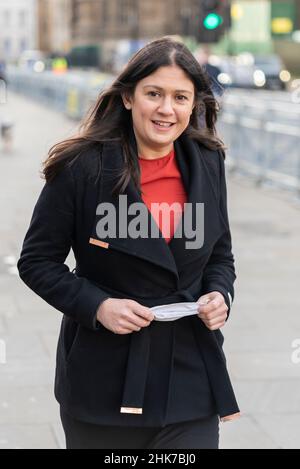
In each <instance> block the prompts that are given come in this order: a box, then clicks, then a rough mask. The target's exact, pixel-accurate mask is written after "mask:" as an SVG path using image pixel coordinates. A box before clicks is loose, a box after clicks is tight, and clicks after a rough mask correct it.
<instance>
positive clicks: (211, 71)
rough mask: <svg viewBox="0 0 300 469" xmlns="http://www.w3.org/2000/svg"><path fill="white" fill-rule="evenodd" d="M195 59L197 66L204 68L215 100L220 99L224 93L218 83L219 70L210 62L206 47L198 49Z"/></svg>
mask: <svg viewBox="0 0 300 469" xmlns="http://www.w3.org/2000/svg"><path fill="white" fill-rule="evenodd" d="M195 57H196V59H197V60H198V62H199V64H200V65H201V66H202V67H203V68H204V70H205V71H206V73H207V75H208V77H209V79H210V85H211V88H212V91H213V93H214V96H215V98H217V99H218V98H220V97H221V96H222V95H223V93H224V88H223V86H222V85H221V83H220V82H219V78H218V77H219V75H220V74H221V69H220V68H219V67H217V65H213V64H212V63H211V62H210V58H211V52H210V48H209V47H208V46H203V47H202V48H200V49H198V50H197V51H196V53H195Z"/></svg>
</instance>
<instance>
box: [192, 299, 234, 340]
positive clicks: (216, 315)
mask: <svg viewBox="0 0 300 469" xmlns="http://www.w3.org/2000/svg"><path fill="white" fill-rule="evenodd" d="M197 303H198V304H199V308H198V311H199V314H198V316H199V318H200V319H202V321H203V322H204V324H205V325H206V327H207V328H208V329H210V330H211V331H215V330H216V329H220V327H223V326H224V324H225V322H226V319H227V311H228V307H227V305H226V303H225V300H224V296H223V295H222V293H220V292H218V291H213V292H210V293H207V294H206V295H203V296H200V298H199V299H198V301H197Z"/></svg>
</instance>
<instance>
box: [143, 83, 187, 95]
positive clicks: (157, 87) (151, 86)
mask: <svg viewBox="0 0 300 469" xmlns="http://www.w3.org/2000/svg"><path fill="white" fill-rule="evenodd" d="M143 88H156V89H157V90H160V91H163V88H161V87H160V86H157V85H145V86H143ZM175 93H188V94H193V93H192V91H188V90H175Z"/></svg>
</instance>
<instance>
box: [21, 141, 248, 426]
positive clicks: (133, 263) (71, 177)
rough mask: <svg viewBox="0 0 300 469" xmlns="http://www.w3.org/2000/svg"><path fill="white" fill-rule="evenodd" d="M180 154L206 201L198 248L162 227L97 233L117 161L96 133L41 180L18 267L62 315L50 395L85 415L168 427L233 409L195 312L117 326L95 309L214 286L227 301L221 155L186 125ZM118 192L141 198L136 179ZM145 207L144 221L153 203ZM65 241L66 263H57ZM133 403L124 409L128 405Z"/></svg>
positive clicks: (230, 279)
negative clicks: (126, 329) (131, 233)
mask: <svg viewBox="0 0 300 469" xmlns="http://www.w3.org/2000/svg"><path fill="white" fill-rule="evenodd" d="M134 144H135V145H136V143H135V142H134ZM175 153H176V159H177V163H178V165H179V169H180V171H181V174H182V178H183V183H184V185H185V188H186V191H187V194H188V202H192V203H193V207H194V205H195V204H194V203H195V202H202V203H204V227H205V231H204V244H203V246H202V247H201V248H198V249H186V245H185V242H186V241H187V239H186V238H182V239H180V238H173V239H172V240H171V242H170V243H169V244H167V243H166V241H165V240H164V239H163V238H162V237H160V238H156V239H155V238H151V237H150V238H137V239H132V238H128V237H127V238H121V237H116V238H111V239H100V240H99V239H98V237H97V233H96V225H97V223H98V221H99V216H98V215H96V208H97V206H98V204H99V203H100V202H110V203H113V204H114V206H115V207H116V212H117V213H118V198H117V197H116V196H115V195H112V187H113V186H114V184H115V183H116V180H117V179H116V177H117V175H118V172H119V170H120V168H121V167H122V165H123V155H122V149H121V146H120V145H119V144H118V143H105V144H103V145H101V146H100V145H96V144H95V145H94V146H93V147H92V148H91V149H90V150H87V151H85V152H84V153H82V154H81V155H80V156H79V157H78V158H77V159H76V160H75V161H74V162H73V164H72V165H71V166H67V167H65V168H64V169H63V170H62V171H61V172H60V173H59V175H57V176H56V177H55V179H54V180H53V182H51V183H46V184H45V186H44V188H43V190H42V192H41V194H40V197H39V199H38V201H37V204H36V206H35V209H34V212H33V216H32V220H31V223H30V227H29V229H28V232H27V234H26V237H25V240H24V244H23V249H22V252H21V256H20V259H19V261H18V268H19V273H20V277H21V278H22V280H23V281H24V282H25V283H26V284H27V285H28V286H29V287H30V288H31V289H32V290H33V291H35V292H36V293H37V294H38V295H39V296H41V297H42V298H43V299H44V300H46V301H47V302H48V303H49V304H50V305H52V306H54V307H55V308H56V309H58V310H60V311H61V312H62V313H63V314H64V316H63V319H62V325H61V332H60V337H59V342H58V348H57V368H56V380H55V395H56V398H57V400H58V401H59V402H60V404H61V405H62V406H63V407H64V409H65V410H66V411H67V412H69V413H70V414H71V415H73V416H74V417H77V418H78V419H81V420H83V421H87V422H93V423H98V424H107V425H129V426H130V425H140V426H163V425H165V424H168V423H174V422H178V421H183V420H190V419H195V418H199V417H203V416H208V415H211V414H214V413H217V414H219V415H220V417H224V416H227V415H231V414H234V413H236V412H238V411H239V409H238V406H237V403H236V400H235V396H234V393H233V390H232V387H231V383H230V379H229V376H228V373H227V370H226V362H225V356H224V353H223V350H222V344H223V336H222V333H221V332H220V331H219V330H218V331H214V332H213V331H209V330H208V329H207V328H206V326H205V325H204V323H203V322H202V321H201V319H199V318H198V317H197V316H190V317H186V318H182V319H179V320H177V321H171V322H157V321H153V322H152V323H151V325H150V326H149V327H147V328H143V329H142V330H141V331H140V332H134V333H132V334H126V335H119V334H114V333H112V332H111V331H109V330H107V329H106V328H105V327H104V326H102V325H101V324H100V323H98V322H97V320H96V311H97V309H98V307H99V304H100V303H101V302H102V301H103V300H104V299H106V298H108V297H114V298H130V299H134V300H136V301H138V302H139V303H141V304H142V305H145V306H148V307H151V306H156V305H159V304H168V303H174V302H181V301H196V300H197V299H198V298H199V297H200V296H201V295H202V294H205V293H208V292H210V291H219V292H221V293H222V294H223V295H224V298H225V301H226V303H227V305H228V306H230V303H229V297H228V292H229V293H230V295H231V297H232V298H233V296H234V290H233V283H234V280H235V272H234V259H233V255H232V252H231V236H230V229H229V224H228V216H227V207H226V182H225V171H224V161H223V156H222V154H221V152H218V151H211V150H208V149H207V148H205V147H204V146H202V145H200V144H199V143H196V142H195V141H193V140H191V139H190V138H188V137H187V136H181V137H180V138H179V139H178V140H177V141H176V142H175ZM125 194H126V195H127V197H128V204H129V203H132V202H142V199H141V196H140V194H139V193H138V191H137V190H136V188H135V186H134V184H133V181H132V180H131V181H130V183H129V185H128V187H127V189H126V192H125ZM148 217H149V219H148V220H149V223H150V222H151V218H152V217H151V214H150V212H149V211H148ZM71 248H72V249H73V252H74V255H75V258H76V269H74V271H72V272H70V271H69V268H68V267H67V266H66V265H65V264H64V261H65V259H66V257H67V255H68V253H69V251H70V249H71ZM121 408H123V410H122V412H121ZM124 408H125V409H124ZM128 408H129V412H131V413H123V412H124V411H125V412H128Z"/></svg>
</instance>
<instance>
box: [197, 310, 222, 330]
mask: <svg viewBox="0 0 300 469" xmlns="http://www.w3.org/2000/svg"><path fill="white" fill-rule="evenodd" d="M200 319H202V321H203V322H204V323H205V325H206V326H209V327H213V326H216V325H217V324H221V323H225V321H226V314H225V313H224V314H222V315H221V316H220V315H219V316H218V317H216V318H214V319H203V318H200Z"/></svg>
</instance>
